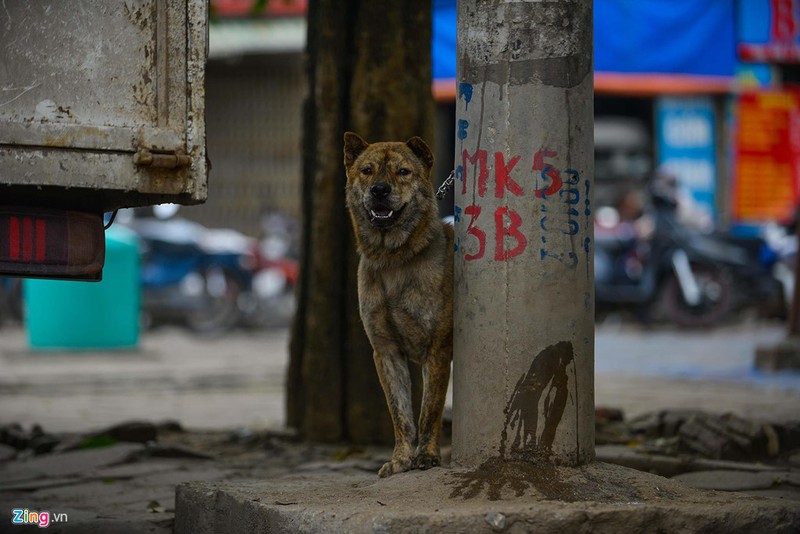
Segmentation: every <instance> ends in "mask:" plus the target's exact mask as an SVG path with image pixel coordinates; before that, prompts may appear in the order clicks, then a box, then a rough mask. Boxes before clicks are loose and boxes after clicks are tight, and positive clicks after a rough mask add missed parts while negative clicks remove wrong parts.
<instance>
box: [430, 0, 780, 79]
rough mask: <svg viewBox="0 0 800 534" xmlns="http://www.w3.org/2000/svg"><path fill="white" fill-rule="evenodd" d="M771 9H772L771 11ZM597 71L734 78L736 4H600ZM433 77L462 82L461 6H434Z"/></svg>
mask: <svg viewBox="0 0 800 534" xmlns="http://www.w3.org/2000/svg"><path fill="white" fill-rule="evenodd" d="M765 7H766V6H765ZM594 46H595V52H594V53H595V71H601V72H624V73H656V74H694V75H707V76H733V75H734V72H735V65H736V36H735V2H733V1H732V0H702V1H698V0H595V2H594ZM432 48H433V75H434V78H435V79H449V78H455V76H456V0H434V15H433V47H432Z"/></svg>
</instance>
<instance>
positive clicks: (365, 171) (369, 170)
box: [361, 166, 372, 175]
mask: <svg viewBox="0 0 800 534" xmlns="http://www.w3.org/2000/svg"><path fill="white" fill-rule="evenodd" d="M361 174H367V175H369V174H372V167H369V166H367V167H362V169H361Z"/></svg>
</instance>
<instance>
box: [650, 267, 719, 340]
mask: <svg viewBox="0 0 800 534" xmlns="http://www.w3.org/2000/svg"><path fill="white" fill-rule="evenodd" d="M692 272H693V273H694V275H695V278H696V279H697V285H698V286H699V289H700V302H699V303H698V304H697V305H695V306H692V305H690V304H689V303H687V302H686V300H685V299H684V298H683V292H682V291H681V287H680V284H679V283H678V279H677V278H676V277H675V276H670V277H669V278H668V279H667V281H666V283H665V285H664V289H663V291H662V297H661V303H662V306H663V308H662V309H663V312H664V318H665V319H667V320H669V321H671V322H673V323H675V324H677V325H679V326H684V327H688V328H698V327H708V326H713V325H716V324H718V323H720V322H721V321H722V320H724V319H725V318H726V317H727V316H728V314H729V313H730V312H731V310H732V309H733V302H734V299H733V285H732V282H731V280H730V277H729V276H728V275H727V274H726V273H725V272H724V271H722V270H721V269H719V268H717V267H713V266H708V265H692Z"/></svg>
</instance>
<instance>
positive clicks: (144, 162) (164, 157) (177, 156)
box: [133, 148, 192, 169]
mask: <svg viewBox="0 0 800 534" xmlns="http://www.w3.org/2000/svg"><path fill="white" fill-rule="evenodd" d="M133 163H134V164H135V165H141V166H143V167H157V168H159V169H177V168H179V167H188V166H190V165H191V164H192V158H191V157H190V156H187V155H186V154H184V152H183V150H180V149H178V150H174V151H172V152H155V153H153V152H150V150H148V149H146V148H140V149H139V150H138V151H137V152H136V154H134V155H133Z"/></svg>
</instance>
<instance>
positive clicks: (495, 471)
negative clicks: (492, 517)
mask: <svg viewBox="0 0 800 534" xmlns="http://www.w3.org/2000/svg"><path fill="white" fill-rule="evenodd" d="M570 376H572V377H573V378H575V352H574V349H573V346H572V343H571V342H569V341H561V342H559V343H556V344H554V345H550V346H549V347H547V348H545V349H544V350H543V351H541V352H540V353H539V354H538V355H537V356H536V357H535V358H534V359H533V362H532V363H531V366H530V369H529V370H528V372H526V373H525V374H523V375H522V376H521V377H520V378H519V380H518V381H517V384H516V387H515V388H514V391H513V393H512V394H511V397H510V398H509V400H508V403H507V404H506V407H505V410H504V413H505V425H504V427H503V433H502V435H501V441H500V451H499V452H500V454H499V456H498V457H497V458H490V459H489V460H487V461H485V462H484V463H483V464H481V465H480V466H478V468H477V469H475V470H473V471H470V472H467V473H456V474H455V478H456V482H455V488H454V489H453V491H452V492H451V494H450V497H451V498H456V497H462V498H464V499H470V498H473V497H476V496H478V495H479V494H480V493H481V492H482V491H484V490H485V491H486V492H487V496H488V498H489V500H498V499H500V496H501V493H502V490H503V488H505V487H508V489H509V490H510V491H513V492H514V493H515V495H516V496H518V497H520V496H522V495H524V494H525V492H526V490H528V489H529V488H534V489H535V490H536V491H537V492H539V493H541V494H542V495H543V496H544V497H545V498H546V499H557V500H562V501H572V500H575V499H579V498H580V497H578V496H577V495H576V492H575V489H576V488H575V485H574V484H570V483H568V482H567V481H562V480H560V479H559V476H558V470H557V468H556V466H555V465H554V463H553V458H552V456H553V443H554V442H555V438H556V430H557V428H558V425H559V424H560V423H561V420H562V418H563V416H564V412H565V410H566V407H567V402H568V401H569V399H570V392H569V378H570ZM573 402H574V399H573ZM540 404H541V405H542V409H541V416H540V410H539V406H540ZM540 417H541V421H540ZM540 427H541V429H540Z"/></svg>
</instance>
